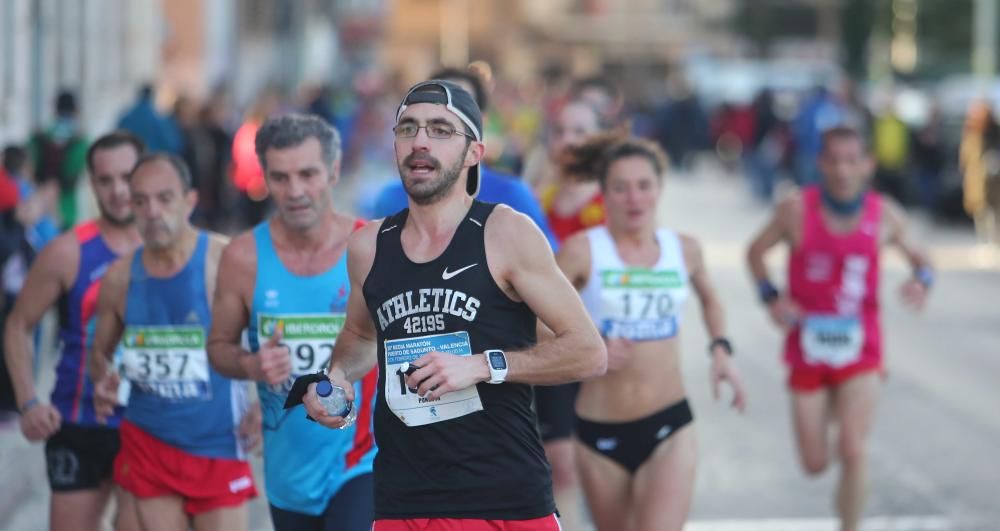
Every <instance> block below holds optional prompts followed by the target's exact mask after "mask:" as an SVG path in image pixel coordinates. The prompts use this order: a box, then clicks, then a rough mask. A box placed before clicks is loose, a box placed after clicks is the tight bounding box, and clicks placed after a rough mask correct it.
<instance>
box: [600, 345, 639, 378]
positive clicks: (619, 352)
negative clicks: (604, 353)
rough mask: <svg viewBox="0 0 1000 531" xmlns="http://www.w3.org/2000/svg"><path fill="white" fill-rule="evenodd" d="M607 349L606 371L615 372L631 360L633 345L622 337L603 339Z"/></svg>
mask: <svg viewBox="0 0 1000 531" xmlns="http://www.w3.org/2000/svg"><path fill="white" fill-rule="evenodd" d="M604 344H605V345H607V347H608V370H609V371H617V370H618V369H621V368H622V367H624V366H625V365H627V364H628V362H629V361H631V360H632V353H633V351H634V350H633V347H634V346H635V343H633V342H632V341H630V340H628V339H625V338H623V337H613V338H605V339H604Z"/></svg>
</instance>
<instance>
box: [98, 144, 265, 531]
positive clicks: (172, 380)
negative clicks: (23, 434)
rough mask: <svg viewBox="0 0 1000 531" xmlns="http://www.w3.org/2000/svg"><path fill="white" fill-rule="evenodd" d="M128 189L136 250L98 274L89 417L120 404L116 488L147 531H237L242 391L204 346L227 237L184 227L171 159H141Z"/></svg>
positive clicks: (189, 201)
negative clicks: (118, 357) (115, 363)
mask: <svg viewBox="0 0 1000 531" xmlns="http://www.w3.org/2000/svg"><path fill="white" fill-rule="evenodd" d="M129 186H130V190H131V195H132V209H133V211H134V212H135V217H136V225H137V226H138V228H139V232H140V234H141V235H142V240H143V246H142V247H140V248H139V249H138V250H136V251H135V252H134V253H130V254H128V255H126V256H124V257H123V258H122V259H120V260H118V261H116V262H115V263H114V264H113V265H112V266H111V268H110V269H109V270H108V274H107V275H106V276H105V279H104V283H103V285H102V286H101V291H100V295H99V296H98V302H97V308H98V309H97V311H98V320H97V331H96V333H95V337H94V346H93V350H92V352H91V355H90V357H89V362H88V365H89V367H88V368H89V370H90V376H91V378H93V379H94V381H95V382H97V383H96V385H95V390H94V409H95V411H96V413H97V416H98V419H99V420H100V419H103V418H104V417H105V416H107V415H111V414H112V412H113V411H114V407H115V406H116V405H118V403H119V402H126V403H127V405H128V407H127V408H126V410H125V416H124V418H123V419H122V421H121V425H120V430H121V451H120V452H119V454H118V457H117V458H116V459H115V463H114V481H115V483H117V484H118V485H120V486H121V487H122V488H124V489H125V490H127V491H129V492H130V493H132V494H133V495H134V496H135V497H136V504H135V505H136V509H137V513H138V515H139V520H140V522H141V523H142V527H143V528H144V529H146V530H154V529H155V530H161V529H162V530H177V531H184V530H187V529H188V528H189V527H190V526H193V527H194V528H195V529H196V530H201V529H233V530H239V529H246V528H247V510H246V501H247V500H248V499H250V498H252V497H254V496H256V494H257V491H256V489H255V488H254V482H253V473H252V471H251V470H250V465H249V463H247V461H246V458H245V454H244V450H245V448H244V447H243V445H242V443H241V441H240V435H241V430H242V429H246V426H241V422H242V421H243V420H244V418H245V413H246V411H247V402H246V393H247V385H246V383H244V382H237V381H233V380H230V379H229V378H226V377H224V376H222V375H220V374H219V373H217V372H215V371H214V370H212V368H211V366H210V365H209V363H208V354H207V352H206V348H205V346H206V338H207V336H208V329H209V327H210V326H211V297H212V295H213V292H214V288H215V279H216V272H217V271H218V264H219V257H220V256H221V255H222V249H223V247H224V246H225V240H224V239H223V238H221V237H219V236H216V235H210V234H209V233H207V232H204V231H200V230H198V229H196V228H195V227H193V226H192V225H191V223H190V221H189V218H190V216H191V212H192V211H193V210H194V206H195V204H196V203H197V200H198V194H197V192H195V191H194V190H192V188H191V173H190V171H189V170H188V168H187V166H186V165H185V164H184V162H183V161H182V160H181V159H180V158H178V157H176V156H174V155H168V154H164V153H155V154H152V155H146V156H144V157H142V158H140V159H139V161H138V162H137V163H136V166H135V168H134V169H133V170H132V172H131V173H130V174H129ZM119 343H121V345H122V362H121V365H120V368H119V369H118V370H115V369H111V368H110V367H109V362H111V361H112V356H113V354H114V352H115V350H116V348H117V346H118V344H119ZM119 371H121V374H119ZM121 378H127V380H128V382H129V384H130V385H126V386H125V387H126V389H128V388H130V392H129V391H126V390H123V387H122V385H121ZM126 393H128V396H127V398H125V396H124V395H125V394H126Z"/></svg>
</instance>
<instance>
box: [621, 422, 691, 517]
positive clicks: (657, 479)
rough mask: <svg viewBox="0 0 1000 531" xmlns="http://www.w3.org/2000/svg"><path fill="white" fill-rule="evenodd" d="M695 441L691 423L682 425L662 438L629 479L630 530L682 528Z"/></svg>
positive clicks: (688, 503)
mask: <svg viewBox="0 0 1000 531" xmlns="http://www.w3.org/2000/svg"><path fill="white" fill-rule="evenodd" d="M697 464H698V443H697V439H696V437H695V431H694V427H693V426H692V425H690V424H688V425H687V426H684V427H683V428H681V429H680V430H678V431H677V433H675V434H673V435H671V436H670V439H668V440H666V441H664V442H662V443H661V444H660V445H659V446H658V447H657V448H656V450H655V451H654V452H653V455H651V456H650V457H649V459H648V460H647V461H646V462H645V463H643V464H642V466H640V467H639V470H637V471H636V473H635V478H634V479H633V481H632V499H633V500H634V502H635V503H634V506H633V509H634V510H633V513H634V514H635V520H634V524H635V525H633V526H632V531H640V530H643V529H661V530H663V531H681V530H682V529H683V528H684V522H685V521H687V517H688V512H689V511H690V509H691V498H692V496H693V491H694V478H695V470H696V468H697Z"/></svg>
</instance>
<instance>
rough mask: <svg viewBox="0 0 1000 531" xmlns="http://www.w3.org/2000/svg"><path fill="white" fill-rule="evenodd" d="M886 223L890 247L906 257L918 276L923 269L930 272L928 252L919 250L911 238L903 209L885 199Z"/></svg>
mask: <svg viewBox="0 0 1000 531" xmlns="http://www.w3.org/2000/svg"><path fill="white" fill-rule="evenodd" d="M883 205H884V212H885V222H886V229H887V240H888V243H889V245H892V246H893V247H896V248H897V249H899V250H900V252H902V253H903V256H905V257H906V261H907V262H908V263H909V264H910V267H911V268H912V269H913V273H914V275H916V276H919V275H920V271H921V270H922V269H927V270H928V271H929V270H930V268H931V267H932V265H931V261H930V259H929V258H928V257H927V254H926V252H924V250H923V249H921V248H919V247H918V246H917V245H916V244H915V243H914V242H913V240H912V239H911V238H910V231H909V227H908V224H907V222H906V214H904V213H903V209H902V208H901V207H900V206H899V205H898V204H897V203H896V202H894V201H892V200H889V199H884V203H883Z"/></svg>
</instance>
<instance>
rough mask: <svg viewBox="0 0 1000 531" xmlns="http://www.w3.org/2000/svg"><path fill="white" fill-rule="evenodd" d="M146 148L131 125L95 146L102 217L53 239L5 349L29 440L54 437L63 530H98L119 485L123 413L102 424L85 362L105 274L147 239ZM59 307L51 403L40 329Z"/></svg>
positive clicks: (51, 465)
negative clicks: (142, 168)
mask: <svg viewBox="0 0 1000 531" xmlns="http://www.w3.org/2000/svg"><path fill="white" fill-rule="evenodd" d="M142 151H143V145H142V142H141V141H140V140H139V139H138V138H136V137H134V136H132V135H131V134H128V133H123V132H114V133H110V134H107V135H104V136H102V137H100V138H98V139H97V140H96V141H95V142H94V143H93V144H92V145H91V146H90V149H89V150H88V152H87V169H88V171H89V172H90V186H91V189H92V190H93V191H94V196H95V197H96V199H97V206H98V209H99V210H100V216H98V217H97V218H96V219H93V220H89V221H86V222H84V223H82V224H80V225H78V226H76V227H75V228H74V229H73V230H71V231H69V232H67V233H65V234H63V235H61V236H59V237H57V238H56V239H54V240H52V242H50V243H49V244H48V245H46V246H45V248H44V249H43V250H42V252H41V253H40V254H39V255H38V257H37V258H36V259H35V262H34V263H33V264H32V266H31V269H30V270H29V272H28V277H27V279H26V281H25V283H24V288H23V289H22V290H21V294H20V296H19V297H18V299H17V302H16V303H15V305H14V309H13V310H12V311H11V314H10V315H9V316H8V318H7V323H6V330H5V334H4V350H5V356H6V360H7V365H8V367H9V368H10V375H11V381H12V383H13V386H14V390H15V392H16V395H17V403H18V407H19V409H20V412H21V415H22V416H21V431H22V433H24V436H25V437H26V438H27V439H28V440H29V441H45V457H46V462H47V465H48V475H49V485H50V486H51V488H52V498H51V503H50V509H49V527H50V529H53V530H59V531H62V530H68V531H75V530H80V531H90V530H93V529H97V528H98V526H99V525H100V521H101V518H102V517H103V515H104V511H105V509H106V508H107V502H108V500H109V498H110V495H111V492H112V488H111V465H112V462H113V461H114V459H115V454H117V453H118V418H119V415H118V413H120V412H116V414H115V415H112V416H111V417H109V418H108V419H107V423H106V424H105V425H100V424H98V423H97V419H96V417H95V415H94V409H93V385H92V383H91V381H90V378H87V373H86V372H85V370H84V360H85V359H86V343H87V342H88V338H89V337H91V336H92V333H91V332H92V328H93V317H94V316H95V307H96V303H97V291H98V286H99V285H100V283H101V278H102V277H103V276H104V272H105V271H106V270H107V268H108V266H109V265H110V264H111V262H112V261H114V260H115V259H116V258H118V256H120V255H122V254H124V253H126V252H129V251H131V250H133V249H135V248H136V247H137V246H138V245H139V242H140V238H139V233H138V232H137V231H136V229H135V225H134V223H133V222H132V206H131V203H130V200H129V189H128V183H127V182H126V176H127V175H128V172H129V171H131V170H132V167H133V166H134V165H135V162H136V160H137V159H138V158H139V156H140V155H141V154H142ZM57 304H58V308H59V343H60V345H61V347H60V350H61V352H60V354H59V362H58V365H57V367H56V384H55V388H54V389H53V390H52V396H51V403H45V402H44V401H42V399H40V398H39V397H38V395H37V394H36V389H35V377H36V375H34V374H33V371H32V368H33V366H34V363H33V358H34V353H33V352H32V351H33V345H34V341H33V336H34V330H35V327H36V326H37V325H38V322H39V321H40V320H41V318H42V316H43V315H44V314H45V312H47V311H48V310H49V309H50V308H52V307H53V306H56V305H57ZM115 498H116V500H117V506H118V516H117V517H116V521H115V527H116V529H117V530H119V531H122V530H133V529H136V530H137V529H138V522H137V521H135V516H134V511H132V499H131V496H130V495H128V494H127V493H124V492H121V491H116V493H115Z"/></svg>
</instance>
